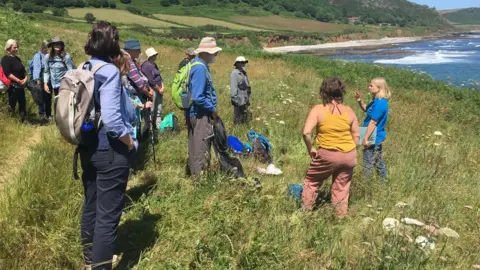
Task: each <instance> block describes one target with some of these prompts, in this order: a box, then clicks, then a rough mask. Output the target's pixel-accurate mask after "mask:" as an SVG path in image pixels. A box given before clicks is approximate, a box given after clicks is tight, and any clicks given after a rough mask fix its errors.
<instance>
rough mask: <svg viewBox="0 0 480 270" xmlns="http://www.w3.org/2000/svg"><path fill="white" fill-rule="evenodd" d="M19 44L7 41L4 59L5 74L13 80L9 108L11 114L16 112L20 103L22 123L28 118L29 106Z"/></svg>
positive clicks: (9, 89)
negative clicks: (26, 98) (27, 104)
mask: <svg viewBox="0 0 480 270" xmlns="http://www.w3.org/2000/svg"><path fill="white" fill-rule="evenodd" d="M18 48H19V46H18V42H17V41H16V40H13V39H9V40H7V42H6V44H5V53H6V55H5V56H4V57H3V58H2V63H1V64H2V68H3V73H4V74H5V76H6V77H7V78H9V79H10V80H11V85H10V87H9V88H8V90H7V93H8V106H9V111H10V112H11V113H14V112H15V108H16V106H17V103H18V107H19V108H18V109H19V113H20V118H21V121H22V122H24V121H25V119H26V118H27V106H26V100H25V86H26V84H27V80H28V78H27V72H26V71H25V66H24V65H23V63H22V60H21V59H20V58H19V57H18V56H17V53H18Z"/></svg>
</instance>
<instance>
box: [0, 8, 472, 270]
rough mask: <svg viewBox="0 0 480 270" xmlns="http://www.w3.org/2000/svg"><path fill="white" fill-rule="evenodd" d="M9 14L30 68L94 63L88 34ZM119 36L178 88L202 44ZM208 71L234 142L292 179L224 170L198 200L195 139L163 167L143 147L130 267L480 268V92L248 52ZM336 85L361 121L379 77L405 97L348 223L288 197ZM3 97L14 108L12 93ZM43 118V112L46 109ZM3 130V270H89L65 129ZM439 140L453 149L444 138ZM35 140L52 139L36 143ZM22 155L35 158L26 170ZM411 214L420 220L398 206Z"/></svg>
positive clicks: (9, 126)
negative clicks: (243, 115)
mask: <svg viewBox="0 0 480 270" xmlns="http://www.w3.org/2000/svg"><path fill="white" fill-rule="evenodd" d="M5 16H6V19H5V20H2V21H1V22H0V25H1V26H2V27H1V28H0V36H1V37H2V38H5V37H7V36H9V37H15V38H17V39H19V40H20V41H21V44H20V46H21V48H22V49H21V55H20V57H21V58H22V59H29V58H30V57H31V55H32V54H33V53H34V51H35V45H32V44H35V41H41V40H42V39H44V38H46V37H50V36H53V35H59V36H60V37H61V38H62V39H63V40H65V41H66V42H67V48H68V51H71V52H74V59H75V62H76V63H77V64H78V63H80V62H81V61H83V60H85V59H86V56H85V55H83V54H82V53H81V51H82V46H83V44H84V43H85V37H86V32H85V29H88V25H86V24H80V23H69V24H66V23H61V22H47V21H39V20H36V21H31V20H29V19H27V18H25V17H24V16H21V15H16V14H8V15H5ZM35 25H37V26H35ZM120 36H121V39H122V40H124V39H125V38H126V37H128V38H139V39H140V40H141V42H142V46H143V47H147V46H153V47H155V48H156V50H157V51H158V52H159V57H158V64H159V67H160V69H161V70H162V75H163V77H164V79H165V80H166V85H167V86H168V85H170V83H171V82H172V80H173V77H174V74H175V72H176V67H177V65H178V63H179V62H180V60H181V59H182V58H183V51H184V48H186V47H188V46H192V45H193V44H194V43H189V42H184V41H176V40H168V39H155V38H151V37H146V36H144V35H142V34H141V33H136V32H133V31H130V30H122V32H121V33H120ZM197 42H198V41H195V43H197ZM22 44H25V46H23V47H22ZM239 54H242V55H245V56H247V57H248V58H249V60H250V64H249V76H250V79H251V84H252V87H253V93H252V95H253V96H252V109H253V121H252V122H251V123H250V124H249V125H248V126H244V127H239V128H235V127H234V126H233V124H232V120H233V109H232V108H231V105H230V98H229V90H228V83H229V73H230V70H231V68H232V63H233V61H234V59H235V57H236V56H238V55H239ZM24 61H26V60H24ZM211 70H212V76H213V80H214V84H215V86H216V90H217V93H218V96H219V115H220V116H221V117H222V119H223V120H224V122H225V124H226V128H227V130H228V131H229V133H230V134H233V135H235V136H238V137H239V138H241V139H245V137H246V132H247V131H248V130H250V129H254V130H256V131H258V132H260V133H262V134H264V135H266V136H267V137H268V138H269V139H270V140H271V142H272V144H273V147H274V160H275V163H276V165H277V166H278V167H280V168H281V169H282V170H283V171H284V175H283V176H279V177H265V176H261V175H259V174H258V173H257V172H256V167H257V166H262V165H261V164H258V163H256V162H255V161H254V160H252V159H248V158H247V159H244V160H242V162H243V165H244V168H245V170H246V173H247V174H248V175H249V176H250V177H258V178H259V179H260V181H261V182H262V184H263V188H262V190H261V191H258V190H256V189H255V188H253V187H252V186H251V185H250V182H249V181H246V182H242V181H233V180H231V179H230V178H228V177H227V176H226V175H224V174H222V173H220V172H218V170H217V169H218V162H217V161H216V160H215V159H214V160H213V170H212V172H210V173H207V174H206V175H204V176H203V177H202V179H201V184H200V185H199V186H194V185H192V183H191V182H190V180H189V179H188V178H187V177H186V176H185V161H186V147H187V146H186V145H187V143H186V130H185V128H184V127H182V131H181V133H180V134H179V135H165V136H161V137H160V138H159V143H158V144H157V146H156V156H157V164H153V161H152V159H151V157H152V155H151V154H152V153H151V151H152V150H151V147H150V145H148V144H146V145H144V146H143V147H142V149H141V153H145V155H141V156H139V157H138V159H139V160H138V164H137V166H136V168H137V169H138V170H137V171H136V173H135V174H132V175H131V180H130V183H129V189H128V191H127V193H128V196H129V200H128V203H127V206H126V208H125V213H124V215H123V216H122V221H121V224H120V227H119V238H118V244H117V254H119V255H120V257H121V261H120V264H119V266H118V267H117V269H142V270H143V269H293V270H296V269H299V270H300V269H395V270H396V269H398V270H400V269H473V268H472V266H473V265H475V264H480V256H479V250H480V243H479V241H478V239H479V238H480V230H479V224H480V199H479V197H478V194H480V185H479V184H478V183H479V181H480V179H479V176H478V169H479V164H478V161H479V160H480V139H479V135H480V129H479V127H480V94H479V92H471V91H467V90H464V89H456V88H451V87H449V86H446V85H445V84H444V83H441V82H434V81H432V80H431V79H430V78H429V77H428V76H424V75H419V74H414V73H412V72H409V71H405V70H396V69H392V68H384V67H379V66H375V65H367V64H356V63H344V62H336V61H331V60H325V59H320V58H316V57H311V56H301V55H285V56H272V55H266V54H263V53H260V52H256V51H253V50H249V49H239V48H236V49H235V51H233V50H232V49H226V50H225V51H224V52H222V53H220V54H219V56H218V58H217V62H216V63H215V64H214V65H212V67H211ZM330 76H340V77H342V78H343V79H344V80H345V81H346V82H347V85H348V87H347V96H346V100H345V102H346V104H348V105H351V106H352V107H353V108H354V109H355V111H356V112H357V115H358V117H359V118H360V119H363V114H362V113H360V111H359V109H358V108H357V107H356V106H355V105H356V104H355V100H354V96H353V92H354V91H355V90H360V91H361V92H362V93H363V95H364V100H366V99H367V86H368V83H369V81H370V79H372V78H374V77H377V76H382V77H385V78H387V80H388V81H389V83H390V86H391V87H392V89H393V97H392V99H391V103H390V104H391V110H390V121H389V123H388V127H387V131H388V138H387V141H386V144H385V145H384V150H385V159H386V163H387V165H388V170H389V181H388V182H387V183H381V182H379V181H378V180H376V179H374V180H370V181H369V180H367V179H364V178H363V177H362V168H361V167H362V166H361V159H362V154H361V149H360V148H359V149H358V150H359V154H358V166H357V168H356V170H355V174H354V179H353V182H352V189H351V200H350V213H349V215H348V216H347V217H346V218H345V219H341V220H338V219H336V218H335V217H334V215H333V213H332V209H331V208H330V207H329V205H328V200H329V199H328V195H327V196H322V198H323V199H324V201H323V202H326V204H322V205H320V207H319V209H318V210H316V211H314V212H311V213H307V212H301V211H299V205H298V203H297V202H295V201H293V200H292V199H291V198H288V197H287V196H286V190H287V186H288V184H292V183H302V179H303V176H304V173H305V170H306V169H307V167H308V163H309V157H308V155H307V153H306V150H305V149H304V148H305V147H304V145H303V142H302V137H301V130H302V127H303V124H304V121H305V117H306V115H307V114H308V111H309V109H310V108H311V107H312V106H313V105H315V104H318V103H319V102H320V100H319V99H318V88H319V85H320V83H321V81H322V80H323V79H324V78H326V77H330ZM169 93H170V89H169V88H168V87H167V94H166V97H165V104H164V112H165V113H168V112H171V111H174V112H176V113H177V115H179V118H182V116H181V112H179V111H178V110H176V109H175V108H174V106H173V104H172V103H171V99H170V95H169ZM27 95H28V96H29V94H27ZM0 98H1V99H2V101H3V103H2V104H6V103H5V95H1V96H0ZM30 112H33V113H34V112H35V108H34V106H30ZM31 118H32V119H34V116H32V117H31ZM0 120H1V121H0V124H1V125H0V134H1V135H0V136H1V138H0V146H1V147H2V149H3V151H2V152H1V153H0V160H2V162H1V163H0V171H2V172H3V174H2V175H9V176H10V177H8V179H7V180H6V181H5V182H6V183H4V184H0V185H3V190H2V191H0V239H1V241H0V269H26V270H30V269H81V268H82V267H83V261H82V256H81V249H82V247H81V246H80V243H79V240H78V239H79V231H80V229H79V220H80V217H79V215H80V213H81V205H82V199H83V194H82V187H81V184H80V183H79V182H78V181H74V180H72V177H71V166H72V164H71V158H72V154H73V148H72V147H71V146H70V145H67V144H66V143H64V142H63V140H62V139H61V138H60V136H59V134H58V132H57V130H56V128H55V126H54V124H51V125H49V126H47V127H38V126H37V125H35V124H31V125H29V124H25V125H20V123H19V122H18V121H17V120H16V119H14V118H12V117H11V116H9V115H8V114H7V113H6V109H5V106H3V105H2V107H1V108H0ZM281 121H283V122H284V124H283V122H281ZM19 126H20V128H19ZM436 131H440V132H441V133H442V134H443V135H442V136H435V135H434V132H436ZM34 136H39V138H40V139H39V140H38V141H37V140H29V138H32V137H34ZM18 153H23V154H22V155H21V157H20V158H19V157H18V156H16V155H19V154H18ZM13 164H15V165H13ZM152 178H155V179H156V185H154V186H151V182H152V181H151V179H152ZM329 188H330V185H329V184H328V183H327V184H326V185H325V186H324V187H323V188H322V190H321V191H322V193H321V194H328V193H329ZM398 202H405V203H407V204H408V206H406V207H403V208H400V207H397V206H396V204H397V203H398ZM387 217H389V218H396V219H401V218H405V217H409V218H416V219H419V220H421V221H423V222H425V223H426V224H428V225H432V226H433V225H434V226H439V227H442V228H443V227H448V228H451V229H453V230H455V231H457V232H458V233H459V235H460V238H448V237H445V236H434V233H429V232H428V231H426V230H424V229H423V228H420V227H414V226H409V227H407V229H405V230H404V231H403V230H402V231H401V234H399V233H393V232H387V231H384V230H383V229H382V221H383V220H384V218H387ZM418 236H428V237H430V236H431V237H432V239H433V240H432V241H435V245H436V247H435V249H434V250H426V249H421V248H420V247H419V246H418V245H416V244H415V243H413V242H411V241H410V240H409V238H410V239H413V240H415V238H416V237H418Z"/></svg>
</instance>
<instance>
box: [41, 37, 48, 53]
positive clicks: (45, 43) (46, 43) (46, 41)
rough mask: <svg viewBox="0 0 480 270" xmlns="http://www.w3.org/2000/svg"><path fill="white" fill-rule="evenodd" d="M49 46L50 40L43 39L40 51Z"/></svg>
mask: <svg viewBox="0 0 480 270" xmlns="http://www.w3.org/2000/svg"><path fill="white" fill-rule="evenodd" d="M47 48H48V40H44V41H42V43H40V51H43V50H46V49H47Z"/></svg>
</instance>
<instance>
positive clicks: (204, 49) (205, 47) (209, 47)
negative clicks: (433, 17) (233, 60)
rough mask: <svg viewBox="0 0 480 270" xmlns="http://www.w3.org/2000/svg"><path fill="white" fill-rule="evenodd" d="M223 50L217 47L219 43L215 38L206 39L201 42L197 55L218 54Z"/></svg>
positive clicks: (196, 51)
mask: <svg viewBox="0 0 480 270" xmlns="http://www.w3.org/2000/svg"><path fill="white" fill-rule="evenodd" d="M221 50H222V48H220V47H218V46H217V41H216V40H215V39H214V38H213V37H205V38H202V40H201V41H200V45H199V46H198V48H197V49H196V50H195V54H200V53H209V54H216V53H218V52H220V51H221Z"/></svg>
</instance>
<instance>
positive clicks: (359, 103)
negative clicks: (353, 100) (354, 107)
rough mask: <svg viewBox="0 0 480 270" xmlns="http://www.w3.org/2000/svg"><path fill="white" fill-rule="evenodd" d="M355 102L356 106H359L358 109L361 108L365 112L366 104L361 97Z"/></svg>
mask: <svg viewBox="0 0 480 270" xmlns="http://www.w3.org/2000/svg"><path fill="white" fill-rule="evenodd" d="M357 103H358V106H360V109H362V111H364V112H367V105H366V104H365V103H363V102H362V100H361V99H359V100H357Z"/></svg>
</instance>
